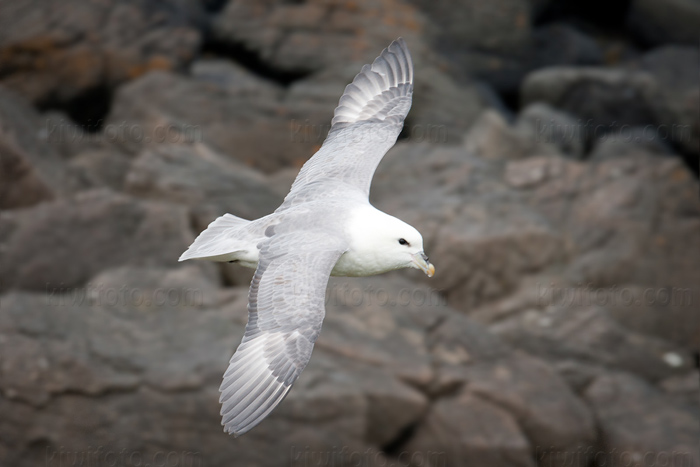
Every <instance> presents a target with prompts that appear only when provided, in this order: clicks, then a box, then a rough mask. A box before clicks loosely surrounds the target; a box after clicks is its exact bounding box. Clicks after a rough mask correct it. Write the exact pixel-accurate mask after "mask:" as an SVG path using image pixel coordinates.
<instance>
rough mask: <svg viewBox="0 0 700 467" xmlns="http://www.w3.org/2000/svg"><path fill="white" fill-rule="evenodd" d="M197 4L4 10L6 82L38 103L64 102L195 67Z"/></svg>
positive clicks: (1, 39) (0, 21)
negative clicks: (159, 71)
mask: <svg viewBox="0 0 700 467" xmlns="http://www.w3.org/2000/svg"><path fill="white" fill-rule="evenodd" d="M199 8H200V7H199V5H197V4H196V3H195V2H189V1H185V2H165V3H159V2H153V1H151V0H129V1H127V2H114V1H107V2H96V3H89V4H84V3H83V2H81V1H79V0H78V1H68V2H61V3H58V4H57V3H53V2H50V1H45V0H35V1H32V2H31V3H25V4H23V5H21V6H18V5H3V7H2V9H0V31H2V32H0V53H1V54H2V57H3V59H2V63H1V64H0V76H2V77H3V78H2V79H1V80H0V82H1V83H2V84H3V85H5V86H7V87H9V88H11V89H14V90H15V91H17V92H19V93H20V94H22V95H23V96H25V97H26V98H27V99H29V100H31V101H32V102H35V103H44V104H51V103H64V102H67V101H69V100H71V99H74V98H76V97H78V96H80V95H81V94H83V93H86V92H88V91H91V90H95V89H97V88H100V87H104V88H110V87H113V86H114V85H115V84H117V83H120V82H122V81H125V80H127V79H131V78H134V77H136V76H139V75H141V74H143V73H145V72H146V71H148V70H152V69H177V68H179V67H181V66H182V65H183V64H184V63H186V62H187V61H189V60H191V59H192V57H193V55H194V54H195V53H196V51H197V49H198V47H199V44H200V33H199V31H198V30H197V29H196V28H195V24H194V21H192V20H191V18H192V16H190V19H188V14H192V13H196V11H197V10H198V9H199Z"/></svg>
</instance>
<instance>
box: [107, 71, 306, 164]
mask: <svg viewBox="0 0 700 467" xmlns="http://www.w3.org/2000/svg"><path fill="white" fill-rule="evenodd" d="M225 70H226V73H227V75H230V76H227V77H226V78H225V79H224V78H221V79H220V80H218V81H215V80H214V79H213V78H212V77H211V75H207V74H204V73H201V72H200V74H199V75H198V76H199V78H197V77H195V78H189V77H184V76H180V75H176V74H173V73H165V72H157V73H151V74H148V75H146V76H144V77H142V78H140V79H137V80H134V81H132V82H130V83H129V84H127V85H125V86H122V87H121V88H120V89H119V90H118V92H117V94H116V97H115V102H114V105H113V107H112V110H111V112H110V114H109V117H108V119H107V125H106V126H105V130H104V131H105V137H106V138H108V139H109V140H110V141H113V142H114V143H115V144H116V145H118V146H119V147H120V148H121V149H122V150H124V151H126V152H128V153H131V154H137V153H139V152H140V151H141V150H142V149H143V148H146V147H151V146H154V145H157V144H163V143H169V144H188V145H189V144H193V143H202V142H203V143H205V144H207V145H209V146H211V147H212V148H213V149H215V150H217V151H219V152H220V153H222V154H224V155H226V156H228V157H231V158H233V159H235V160H238V161H240V162H243V163H245V164H247V165H251V166H254V167H256V168H259V169H262V170H264V171H266V172H270V171H274V170H276V169H279V168H281V167H284V166H286V165H291V164H293V163H295V162H297V163H298V162H299V161H305V160H306V159H307V158H308V157H310V155H311V154H312V153H313V150H314V143H311V142H306V141H291V138H292V137H291V136H290V135H292V134H293V127H292V123H293V122H294V121H297V122H298V121H302V119H303V118H305V116H304V115H298V114H297V113H295V111H294V109H293V108H290V107H289V106H287V105H285V104H284V103H283V102H282V101H281V98H282V93H283V91H282V89H281V88H279V87H278V86H277V85H275V84H273V83H269V82H265V81H262V80H255V81H253V80H252V77H251V76H250V74H249V72H247V71H245V70H244V69H242V68H240V67H237V66H235V65H233V64H231V63H229V64H228V65H227V66H226V68H225ZM251 86H252V88H251ZM261 141H264V142H265V144H261ZM292 143H293V144H292Z"/></svg>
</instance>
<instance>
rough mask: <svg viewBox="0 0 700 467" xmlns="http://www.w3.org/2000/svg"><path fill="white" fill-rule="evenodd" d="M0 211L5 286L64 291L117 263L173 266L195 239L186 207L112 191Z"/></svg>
mask: <svg viewBox="0 0 700 467" xmlns="http://www.w3.org/2000/svg"><path fill="white" fill-rule="evenodd" d="M0 219H1V220H2V222H0V225H2V228H1V229H0V242H1V243H2V245H3V248H2V251H1V252H0V255H1V257H0V259H1V260H0V284H1V285H0V286H1V287H2V289H3V290H8V289H10V288H20V289H32V290H43V291H52V292H53V291H57V293H62V292H61V291H69V290H71V289H72V288H74V287H76V286H79V285H81V284H84V283H85V282H87V281H88V280H89V279H90V278H91V277H93V276H94V275H95V274H97V273H98V272H100V271H102V270H105V269H108V268H112V267H116V266H121V265H126V264H131V265H146V266H174V265H176V264H177V258H178V257H179V256H180V254H181V253H182V252H183V251H184V250H185V249H186V248H187V246H188V245H189V244H190V243H191V241H192V240H193V239H194V235H193V233H192V232H191V231H190V227H189V219H188V216H187V212H186V210H185V208H183V207H179V206H176V205H172V204H165V203H156V202H146V201H139V200H136V199H133V198H131V197H128V196H124V195H119V194H114V193H110V192H108V191H87V192H83V193H79V194H77V195H74V196H72V197H69V198H65V199H60V200H56V201H53V202H50V203H42V204H40V205H38V206H35V207H32V208H26V209H21V210H14V211H5V212H1V213H0ZM206 266H211V265H206ZM204 270H208V271H210V273H211V271H212V270H211V269H204Z"/></svg>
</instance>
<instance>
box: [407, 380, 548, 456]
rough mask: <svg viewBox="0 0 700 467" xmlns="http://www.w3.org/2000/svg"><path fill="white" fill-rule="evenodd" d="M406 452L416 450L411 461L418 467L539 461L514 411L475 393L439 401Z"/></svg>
mask: <svg viewBox="0 0 700 467" xmlns="http://www.w3.org/2000/svg"><path fill="white" fill-rule="evenodd" d="M404 452H407V453H414V454H413V456H412V459H411V460H412V461H413V462H411V463H410V464H409V465H411V466H415V467H417V466H419V465H423V466H430V467H437V466H440V465H504V466H523V467H533V466H535V465H536V464H535V461H534V460H533V459H532V454H531V453H532V446H531V445H530V443H529V441H528V439H527V438H526V437H525V435H523V433H522V431H521V430H520V428H519V427H518V424H517V422H516V421H515V420H514V419H513V417H512V415H510V414H508V412H506V411H505V410H503V409H502V408H500V407H498V406H497V405H495V404H492V403H490V402H488V401H486V400H484V399H481V398H479V397H476V396H474V395H473V394H471V393H462V394H460V395H458V396H456V397H451V398H444V399H441V400H440V401H438V402H437V403H435V404H434V405H433V407H432V409H431V411H430V413H429V414H428V415H427V417H426V419H425V421H424V422H423V423H422V424H421V425H420V427H419V428H418V429H417V431H416V433H415V435H414V437H413V438H412V439H411V441H410V443H409V444H408V445H407V446H406V450H405V451H404ZM419 456H420V457H419ZM405 457H408V456H405Z"/></svg>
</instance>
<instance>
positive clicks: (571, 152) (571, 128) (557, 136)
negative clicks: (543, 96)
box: [515, 103, 585, 159]
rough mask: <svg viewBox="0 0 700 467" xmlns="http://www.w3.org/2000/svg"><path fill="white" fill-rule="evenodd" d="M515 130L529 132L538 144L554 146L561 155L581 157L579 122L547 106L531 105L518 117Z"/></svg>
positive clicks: (583, 142) (583, 146)
mask: <svg viewBox="0 0 700 467" xmlns="http://www.w3.org/2000/svg"><path fill="white" fill-rule="evenodd" d="M515 126H516V128H518V129H523V130H525V131H529V132H530V134H533V135H534V136H535V140H536V141H537V142H539V143H549V144H552V145H555V146H556V147H557V148H558V149H559V150H560V151H561V153H562V154H564V155H568V156H571V157H573V158H576V159H580V158H581V157H583V154H584V150H585V141H584V139H583V135H582V134H581V131H580V130H581V125H580V120H579V121H577V120H576V119H575V118H574V117H573V116H571V115H569V114H567V113H566V112H561V111H559V110H556V109H554V108H552V107H550V106H549V105H547V104H542V103H533V104H530V105H528V106H527V107H526V108H525V109H523V110H522V111H521V112H520V114H519V115H518V119H517V121H516V125H515Z"/></svg>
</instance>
